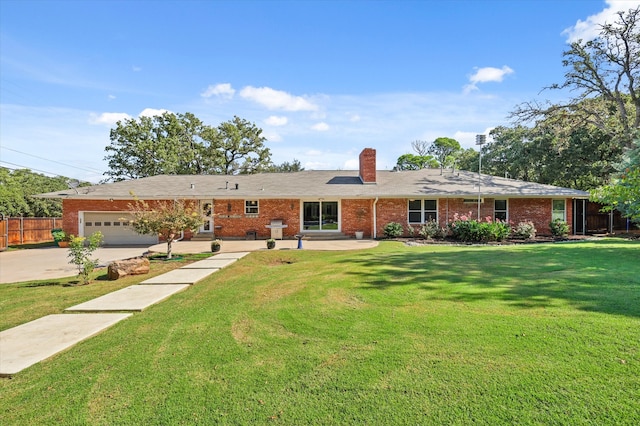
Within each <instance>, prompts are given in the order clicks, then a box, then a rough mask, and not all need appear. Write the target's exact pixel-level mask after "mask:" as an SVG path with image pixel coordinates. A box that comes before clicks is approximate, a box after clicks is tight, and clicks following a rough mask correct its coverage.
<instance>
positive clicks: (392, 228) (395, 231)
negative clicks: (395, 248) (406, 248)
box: [382, 222, 404, 238]
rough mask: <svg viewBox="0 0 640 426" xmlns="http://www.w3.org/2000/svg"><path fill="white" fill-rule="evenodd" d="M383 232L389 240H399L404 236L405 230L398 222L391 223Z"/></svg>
mask: <svg viewBox="0 0 640 426" xmlns="http://www.w3.org/2000/svg"><path fill="white" fill-rule="evenodd" d="M382 232H384V236H385V237H387V238H398V237H400V236H402V233H403V232H404V229H403V228H402V225H400V224H399V223H398V222H389V223H387V224H386V225H385V226H384V227H383V228H382Z"/></svg>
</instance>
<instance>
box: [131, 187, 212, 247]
mask: <svg viewBox="0 0 640 426" xmlns="http://www.w3.org/2000/svg"><path fill="white" fill-rule="evenodd" d="M129 213H130V214H131V216H132V217H133V219H132V221H131V222H130V225H131V226H132V227H133V229H134V231H136V232H137V233H138V234H142V235H158V236H159V237H160V238H164V239H165V240H166V241H167V259H171V244H172V243H173V240H174V239H175V238H176V237H177V236H178V235H179V234H180V233H181V232H183V231H186V230H191V231H193V232H195V231H196V230H197V229H198V227H200V225H202V223H203V218H202V216H201V215H200V213H199V211H198V207H197V204H196V203H194V202H185V201H183V200H176V201H158V202H155V203H153V205H150V204H148V203H147V202H146V201H143V200H136V202H135V203H133V204H129Z"/></svg>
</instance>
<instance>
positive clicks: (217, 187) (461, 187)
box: [39, 169, 589, 199]
mask: <svg viewBox="0 0 640 426" xmlns="http://www.w3.org/2000/svg"><path fill="white" fill-rule="evenodd" d="M478 180H479V179H478V174H477V173H472V172H467V171H462V170H461V171H452V170H444V171H443V172H442V173H441V171H440V169H423V170H416V171H401V172H394V171H386V170H385V171H382V170H379V171H378V172H377V182H376V183H375V184H363V183H362V181H361V180H360V178H359V176H358V171H357V170H338V171H336V170H305V171H301V172H295V173H263V174H253V175H158V176H152V177H147V178H141V179H134V180H127V181H122V182H114V183H107V184H101V185H94V186H89V187H80V188H76V189H69V190H65V191H55V192H50V193H46V194H40V195H39V196H40V197H42V198H72V199H131V197H132V195H135V196H136V197H138V198H141V199H171V198H193V199H206V198H217V199H220V198H227V199H233V198H238V199H247V198H255V199H265V198H314V197H316V198H317V197H320V198H328V197H332V198H375V197H380V198H411V197H437V198H447V197H448V198H453V197H455V198H464V197H477V196H478ZM480 190H481V194H482V196H483V197H573V198H587V197H588V196H589V194H588V193H587V192H584V191H579V190H575V189H569V188H561V187H557V186H552V185H542V184H538V183H532V182H524V181H519V180H514V179H505V178H501V177H496V176H489V175H482V178H481V186H480Z"/></svg>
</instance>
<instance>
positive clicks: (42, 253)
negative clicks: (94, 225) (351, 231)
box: [0, 239, 378, 284]
mask: <svg viewBox="0 0 640 426" xmlns="http://www.w3.org/2000/svg"><path fill="white" fill-rule="evenodd" d="M377 245H378V242H377V241H375V240H354V239H351V240H320V241H307V240H304V241H303V248H304V249H306V250H360V249H367V248H371V247H375V246H377ZM297 247H298V241H297V240H278V241H277V242H276V250H295V249H297ZM166 250H167V244H166V243H160V244H156V245H153V246H151V247H147V246H137V247H131V246H129V247H101V248H99V249H97V250H96V251H95V252H94V256H93V257H94V258H97V259H98V260H100V265H102V266H104V265H107V264H108V263H109V262H111V261H114V260H119V259H128V258H130V257H135V256H141V255H142V254H143V253H146V252H147V251H151V252H160V253H165V252H166ZM256 250H266V244H265V241H264V240H256V241H244V240H237V241H233V240H230V241H226V240H225V241H223V243H222V250H221V253H235V252H251V251H256ZM210 251H211V242H210V241H178V242H175V243H173V253H174V254H179V253H205V252H210ZM68 254H69V249H66V248H60V247H47V248H41V249H25V250H15V251H4V252H0V284H7V283H17V282H22V281H31V280H46V279H47V278H63V277H71V276H74V275H77V274H78V270H77V269H76V267H75V266H74V265H71V264H69V258H68V257H67V256H68Z"/></svg>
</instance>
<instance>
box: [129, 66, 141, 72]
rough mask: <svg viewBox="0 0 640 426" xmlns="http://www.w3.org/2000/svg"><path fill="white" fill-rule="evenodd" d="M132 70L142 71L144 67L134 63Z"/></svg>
mask: <svg viewBox="0 0 640 426" xmlns="http://www.w3.org/2000/svg"><path fill="white" fill-rule="evenodd" d="M131 70H132V71H133V72H140V71H142V67H138V66H136V65H134V66H132V67H131Z"/></svg>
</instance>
